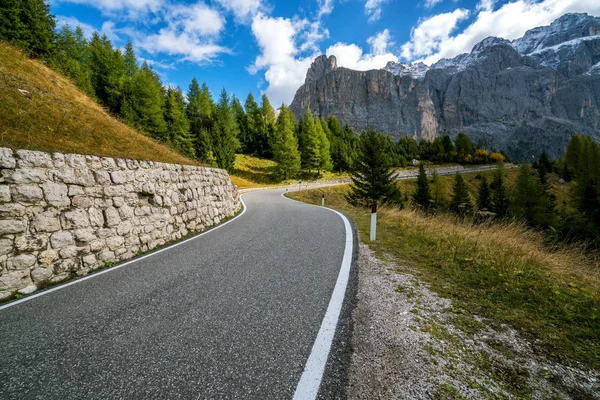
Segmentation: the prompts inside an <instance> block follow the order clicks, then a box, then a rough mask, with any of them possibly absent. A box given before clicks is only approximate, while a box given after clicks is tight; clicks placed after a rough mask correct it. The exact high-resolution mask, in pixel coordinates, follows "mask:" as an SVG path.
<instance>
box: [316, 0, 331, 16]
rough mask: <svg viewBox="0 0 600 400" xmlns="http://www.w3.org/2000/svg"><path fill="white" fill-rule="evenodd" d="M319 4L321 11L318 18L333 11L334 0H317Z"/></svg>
mask: <svg viewBox="0 0 600 400" xmlns="http://www.w3.org/2000/svg"><path fill="white" fill-rule="evenodd" d="M317 3H318V4H319V13H318V15H317V18H318V19H320V18H321V17H322V16H323V15H328V14H331V12H332V11H333V0H317Z"/></svg>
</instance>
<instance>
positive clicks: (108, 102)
mask: <svg viewBox="0 0 600 400" xmlns="http://www.w3.org/2000/svg"><path fill="white" fill-rule="evenodd" d="M90 70H91V81H92V85H93V87H94V92H95V94H96V97H97V98H98V100H99V101H100V103H101V104H103V105H105V106H107V107H108V108H109V110H110V111H112V112H113V113H115V114H119V112H120V111H121V106H122V104H123V100H124V99H123V86H124V83H125V81H126V79H127V65H126V64H125V58H124V57H123V55H122V54H121V51H120V50H118V49H117V50H114V49H113V46H112V43H111V42H110V40H108V38H107V37H106V35H104V36H102V37H100V36H99V35H98V33H94V35H93V36H92V40H91V42H90ZM122 115H124V114H122Z"/></svg>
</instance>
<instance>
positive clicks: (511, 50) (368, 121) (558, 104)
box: [290, 14, 600, 159]
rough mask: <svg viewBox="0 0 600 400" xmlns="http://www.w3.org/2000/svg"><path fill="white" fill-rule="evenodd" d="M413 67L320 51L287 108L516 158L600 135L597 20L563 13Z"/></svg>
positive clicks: (599, 33)
mask: <svg viewBox="0 0 600 400" xmlns="http://www.w3.org/2000/svg"><path fill="white" fill-rule="evenodd" d="M382 67H384V66H382ZM413 70H414V71H417V73H415V74H414V75H412V76H411V71H413ZM394 71H397V74H394V73H393V72H394ZM422 72H423V68H418V69H417V68H411V67H410V66H402V67H400V66H398V67H396V68H390V65H389V64H388V66H386V70H372V71H364V72H361V71H353V70H349V69H346V68H341V67H336V62H335V58H334V57H329V58H327V57H326V56H321V57H319V58H318V59H317V60H315V62H314V63H313V66H311V68H310V69H309V71H308V73H307V80H306V82H305V83H304V85H302V86H301V87H300V88H299V89H298V91H297V93H296V96H295V97H294V101H293V102H292V104H291V106H290V107H291V109H292V111H293V112H294V113H295V114H296V115H297V116H301V115H303V114H304V112H305V110H306V108H307V107H310V109H311V111H312V112H313V114H315V115H319V116H322V117H327V116H329V115H333V116H335V117H337V118H338V119H340V121H341V122H342V123H347V124H348V125H350V126H351V127H352V128H353V129H355V130H356V131H357V132H358V131H360V130H363V129H370V128H373V129H376V130H378V131H382V132H388V133H390V134H392V135H394V136H411V137H414V138H416V139H417V140H419V139H421V138H424V139H429V140H431V139H433V138H435V137H436V136H438V135H440V134H443V133H447V134H450V135H451V136H455V135H456V134H458V132H460V131H463V132H466V133H467V134H469V135H470V136H471V137H472V139H473V140H475V141H477V142H480V143H481V144H482V145H483V146H485V147H488V148H496V149H504V150H506V151H507V152H508V153H509V155H511V156H512V157H513V158H516V159H523V158H527V159H531V157H532V156H537V155H539V153H540V152H541V151H542V150H545V151H547V152H548V153H549V154H551V155H554V156H556V155H561V154H562V152H563V151H564V149H565V147H566V145H567V143H568V142H569V140H570V137H571V136H572V135H574V134H589V135H592V136H594V137H597V138H600V122H599V118H600V111H599V110H600V18H595V17H590V16H588V15H587V14H567V15H565V16H563V17H561V18H559V19H558V20H556V21H555V22H554V23H552V24H551V25H550V26H548V27H541V28H535V29H532V30H530V31H528V32H527V33H526V34H525V35H524V36H523V38H521V39H518V40H516V41H514V42H510V41H507V40H504V39H500V38H487V39H484V40H483V41H482V42H481V43H478V44H477V45H476V46H475V47H474V48H473V50H472V52H471V53H470V54H461V55H459V56H457V57H455V58H454V59H450V60H440V61H439V62H438V63H436V64H434V65H432V66H431V67H430V68H429V69H428V70H427V71H426V73H425V74H424V77H423V73H422Z"/></svg>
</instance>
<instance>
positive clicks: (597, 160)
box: [568, 136, 600, 226]
mask: <svg viewBox="0 0 600 400" xmlns="http://www.w3.org/2000/svg"><path fill="white" fill-rule="evenodd" d="M571 141H572V142H577V143H576V144H577V147H578V149H577V154H576V156H575V157H574V154H573V153H571V154H570V156H571V161H570V163H572V164H574V176H575V185H574V189H573V193H572V197H573V200H574V203H575V204H576V206H577V209H578V210H579V211H580V212H581V213H582V214H583V215H584V216H585V217H586V218H588V219H589V220H590V221H592V222H593V223H595V224H596V225H597V226H600V146H599V145H598V144H597V143H596V142H595V141H594V139H592V138H591V137H589V136H580V137H577V139H576V138H575V137H573V139H571ZM569 147H573V146H572V145H571V143H570V144H569ZM568 155H569V154H568Z"/></svg>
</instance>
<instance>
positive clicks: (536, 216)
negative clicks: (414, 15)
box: [510, 164, 544, 226]
mask: <svg viewBox="0 0 600 400" xmlns="http://www.w3.org/2000/svg"><path fill="white" fill-rule="evenodd" d="M542 194H543V188H542V185H541V184H540V183H539V182H538V181H537V180H536V179H535V177H534V175H533V170H532V168H531V166H530V165H528V164H523V165H521V166H520V167H519V174H518V175H517V180H516V181H515V185H514V188H513V198H512V202H511V208H510V210H511V213H512V214H513V215H514V216H515V217H518V218H523V219H525V220H526V221H527V223H528V224H529V225H533V226H536V225H542V224H543V221H544V203H543V201H541V198H542Z"/></svg>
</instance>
